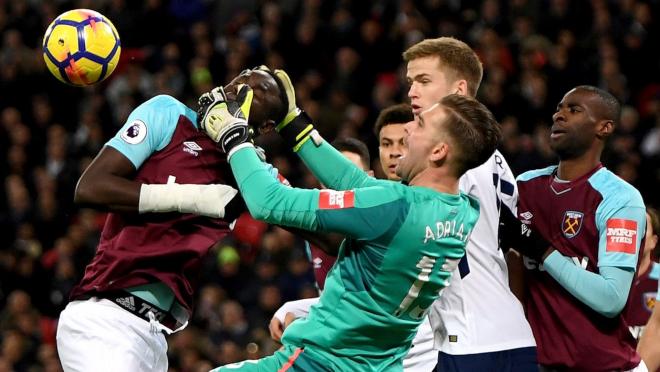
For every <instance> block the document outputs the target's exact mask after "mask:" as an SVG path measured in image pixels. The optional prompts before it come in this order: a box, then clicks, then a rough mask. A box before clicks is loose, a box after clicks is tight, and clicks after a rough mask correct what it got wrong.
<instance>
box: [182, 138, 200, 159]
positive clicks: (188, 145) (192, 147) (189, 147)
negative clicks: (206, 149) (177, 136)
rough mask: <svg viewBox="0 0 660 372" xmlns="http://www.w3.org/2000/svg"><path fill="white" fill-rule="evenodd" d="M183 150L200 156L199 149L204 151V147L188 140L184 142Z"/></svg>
mask: <svg viewBox="0 0 660 372" xmlns="http://www.w3.org/2000/svg"><path fill="white" fill-rule="evenodd" d="M183 151H185V152H187V153H189V154H192V155H195V156H199V152H198V151H202V147H201V146H200V145H198V144H197V142H194V141H186V142H184V143H183Z"/></svg>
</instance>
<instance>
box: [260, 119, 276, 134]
mask: <svg viewBox="0 0 660 372" xmlns="http://www.w3.org/2000/svg"><path fill="white" fill-rule="evenodd" d="M258 129H259V134H266V133H270V132H272V131H273V130H274V129H275V121H274V120H270V119H268V120H265V121H263V122H262V123H261V124H259V127H258Z"/></svg>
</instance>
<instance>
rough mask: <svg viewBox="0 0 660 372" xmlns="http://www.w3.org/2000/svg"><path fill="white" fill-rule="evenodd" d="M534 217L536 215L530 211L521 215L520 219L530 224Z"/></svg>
mask: <svg viewBox="0 0 660 372" xmlns="http://www.w3.org/2000/svg"><path fill="white" fill-rule="evenodd" d="M532 217H534V215H533V214H532V212H530V211H527V212H523V213H521V214H520V218H521V219H522V220H524V221H527V222H530V221H531V220H532Z"/></svg>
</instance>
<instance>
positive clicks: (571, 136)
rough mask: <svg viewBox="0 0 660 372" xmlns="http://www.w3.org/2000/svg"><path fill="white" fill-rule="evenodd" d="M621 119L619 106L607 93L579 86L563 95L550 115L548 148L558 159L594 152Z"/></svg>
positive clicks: (599, 147) (568, 158)
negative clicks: (550, 127)
mask: <svg viewBox="0 0 660 372" xmlns="http://www.w3.org/2000/svg"><path fill="white" fill-rule="evenodd" d="M620 116H621V105H620V104H619V101H618V100H617V99H616V98H614V96H612V95H611V94H610V93H608V92H606V91H604V90H602V89H600V88H596V87H593V86H590V85H580V86H578V87H575V88H573V89H571V90H570V91H569V92H568V93H566V94H565V95H564V97H563V98H562V100H561V102H559V104H558V105H557V110H556V112H555V113H554V115H552V122H553V124H552V129H551V130H550V133H551V134H550V147H551V148H552V150H553V151H554V152H555V153H556V154H557V156H559V159H560V160H570V159H577V158H580V157H582V156H583V155H584V154H585V153H587V152H596V153H597V155H598V157H600V153H601V152H602V150H603V147H604V146H605V140H606V139H607V138H608V137H609V136H610V135H611V134H612V132H613V131H614V127H615V125H616V123H617V122H618V121H619V117H620Z"/></svg>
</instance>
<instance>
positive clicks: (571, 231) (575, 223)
mask: <svg viewBox="0 0 660 372" xmlns="http://www.w3.org/2000/svg"><path fill="white" fill-rule="evenodd" d="M583 218H584V213H582V212H576V211H566V212H564V219H563V222H562V227H561V230H562V231H563V232H564V236H565V237H567V238H568V239H571V238H573V237H574V236H576V235H577V234H579V233H580V229H581V228H582V220H583Z"/></svg>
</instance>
